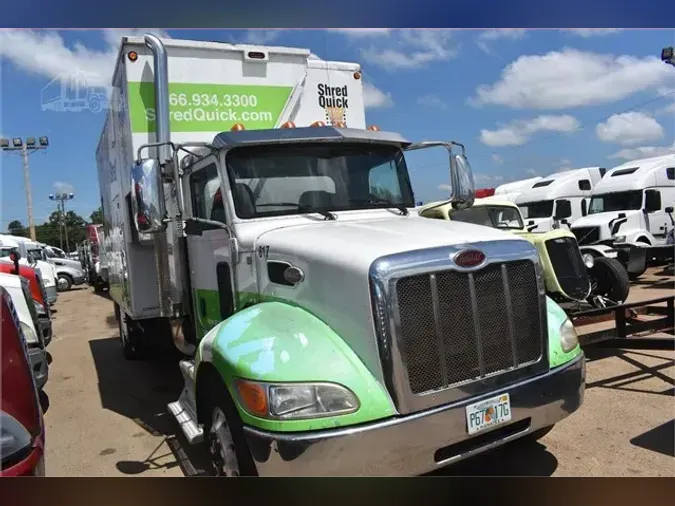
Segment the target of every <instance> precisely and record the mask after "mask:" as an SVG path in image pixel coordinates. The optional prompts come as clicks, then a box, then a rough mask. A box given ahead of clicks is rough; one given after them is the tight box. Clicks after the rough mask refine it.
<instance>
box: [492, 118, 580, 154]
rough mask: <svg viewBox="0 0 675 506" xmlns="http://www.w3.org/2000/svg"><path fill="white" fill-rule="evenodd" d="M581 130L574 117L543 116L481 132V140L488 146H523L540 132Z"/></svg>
mask: <svg viewBox="0 0 675 506" xmlns="http://www.w3.org/2000/svg"><path fill="white" fill-rule="evenodd" d="M577 128H579V122H578V121H577V119H576V118H575V117H574V116H570V115H568V114H563V115H560V116H552V115H542V116H537V117H536V118H533V119H530V120H516V121H512V122H511V123H509V124H507V125H503V126H501V127H500V128H498V129H497V130H485V129H484V130H481V131H480V140H481V142H482V143H483V144H486V145H488V146H493V147H495V146H521V145H523V144H525V143H526V142H527V141H529V140H530V138H531V137H532V136H533V135H535V134H536V133H538V132H545V131H548V132H572V131H574V130H576V129H577Z"/></svg>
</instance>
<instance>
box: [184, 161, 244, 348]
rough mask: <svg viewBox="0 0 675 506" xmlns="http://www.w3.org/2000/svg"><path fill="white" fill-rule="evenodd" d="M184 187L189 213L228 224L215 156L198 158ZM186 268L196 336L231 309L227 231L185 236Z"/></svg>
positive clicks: (189, 172)
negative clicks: (188, 276)
mask: <svg viewBox="0 0 675 506" xmlns="http://www.w3.org/2000/svg"><path fill="white" fill-rule="evenodd" d="M186 172H187V173H188V176H187V182H186V183H187V184H185V185H184V186H183V188H184V197H185V198H184V202H185V207H186V209H187V210H188V212H189V214H188V215H189V216H191V217H194V218H202V219H207V220H214V221H219V222H221V223H227V221H226V214H225V208H226V206H224V205H223V204H224V202H223V195H224V194H226V193H225V189H224V188H221V181H222V180H224V179H221V177H220V175H219V164H218V160H217V159H216V157H215V156H209V157H206V158H204V159H203V160H200V161H198V162H197V163H195V164H194V165H193V166H191V167H190V168H187V169H186ZM186 240H187V256H188V268H189V271H190V285H191V286H190V290H191V295H192V304H193V314H194V320H195V321H194V324H195V331H196V334H197V338H198V339H201V338H202V337H203V336H204V334H206V333H207V332H208V331H209V330H211V329H212V328H213V327H214V326H215V325H217V324H218V323H220V322H221V321H222V320H224V319H226V318H227V317H228V316H230V315H231V314H232V313H233V312H234V290H233V282H232V280H233V279H234V276H233V268H232V262H231V254H230V234H229V232H228V231H227V230H225V229H223V228H218V227H210V228H208V227H207V229H206V230H203V231H202V233H201V235H188V236H187V239H186Z"/></svg>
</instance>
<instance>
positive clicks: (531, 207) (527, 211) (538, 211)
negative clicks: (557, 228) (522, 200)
mask: <svg viewBox="0 0 675 506" xmlns="http://www.w3.org/2000/svg"><path fill="white" fill-rule="evenodd" d="M518 207H520V210H521V211H522V213H523V218H550V217H551V216H553V201H552V200H541V201H539V202H528V203H527V204H519V205H518Z"/></svg>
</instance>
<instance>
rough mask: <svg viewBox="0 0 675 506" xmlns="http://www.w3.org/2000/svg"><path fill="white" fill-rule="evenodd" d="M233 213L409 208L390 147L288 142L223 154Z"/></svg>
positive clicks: (404, 176) (397, 154) (404, 180)
mask: <svg viewBox="0 0 675 506" xmlns="http://www.w3.org/2000/svg"><path fill="white" fill-rule="evenodd" d="M227 172H228V177H229V178H230V184H231V185H232V188H233V189H234V191H233V192H232V193H233V197H234V205H235V210H236V213H237V216H239V217H241V218H258V217H264V216H278V215H285V214H303V213H312V212H315V211H317V210H318V211H324V212H325V211H345V210H354V209H375V208H379V209H382V208H391V207H402V206H405V207H406V208H411V207H414V197H413V193H412V189H411V185H410V180H409V177H408V170H407V167H406V164H405V159H404V158H403V155H402V153H401V150H400V149H399V148H398V147H395V146H372V145H367V144H345V143H330V144H317V143H313V144H303V145H298V144H293V145H289V146H253V147H240V148H235V149H233V150H232V151H230V152H229V153H228V155H227Z"/></svg>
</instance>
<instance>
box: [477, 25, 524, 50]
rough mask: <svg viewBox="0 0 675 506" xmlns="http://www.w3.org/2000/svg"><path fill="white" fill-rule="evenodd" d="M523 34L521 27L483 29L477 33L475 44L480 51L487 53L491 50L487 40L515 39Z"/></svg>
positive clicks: (522, 36) (520, 37)
mask: <svg viewBox="0 0 675 506" xmlns="http://www.w3.org/2000/svg"><path fill="white" fill-rule="evenodd" d="M525 36H526V32H525V30H522V29H501V30H485V31H484V32H481V33H480V35H478V39H477V41H476V44H477V45H478V47H479V48H480V49H481V50H482V51H484V52H486V53H489V52H490V51H491V49H490V44H489V42H492V41H495V40H499V39H512V40H517V39H522V38H524V37H525Z"/></svg>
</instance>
